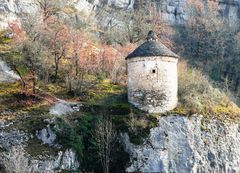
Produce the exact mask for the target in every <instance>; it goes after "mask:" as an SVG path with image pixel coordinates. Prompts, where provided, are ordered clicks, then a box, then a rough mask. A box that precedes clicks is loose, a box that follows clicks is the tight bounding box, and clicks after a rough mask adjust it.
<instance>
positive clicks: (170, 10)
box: [0, 0, 240, 28]
mask: <svg viewBox="0 0 240 173" xmlns="http://www.w3.org/2000/svg"><path fill="white" fill-rule="evenodd" d="M137 2H138V0H92V1H87V0H70V1H66V2H65V4H67V5H71V6H74V7H75V8H76V9H77V10H78V11H83V12H84V13H87V14H90V13H91V12H92V11H93V10H95V9H97V7H98V6H100V5H102V4H105V5H109V6H111V7H113V8H117V9H134V8H135V6H136V3H137ZM216 3H218V6H219V12H220V14H221V15H222V16H223V17H224V18H225V19H226V20H227V21H228V22H229V25H235V24H236V23H239V18H240V0H218V1H216ZM152 5H154V6H155V7H156V8H157V10H158V12H159V13H161V16H162V17H163V19H164V20H166V21H167V22H168V23H170V24H172V25H178V24H182V23H183V22H184V21H185V20H186V19H187V16H188V15H187V12H186V11H185V10H184V9H185V7H186V0H175V1H173V0H152ZM37 10H38V7H37V5H36V2H35V1H34V0H21V1H20V0H0V28H6V27H7V26H8V22H9V21H15V20H19V19H20V18H21V16H22V15H23V14H25V13H34V12H36V11H37Z"/></svg>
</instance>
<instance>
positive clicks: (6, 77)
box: [0, 20, 20, 83]
mask: <svg viewBox="0 0 240 173" xmlns="http://www.w3.org/2000/svg"><path fill="white" fill-rule="evenodd" d="M0 21H1V20H0ZM0 23H1V22H0ZM0 25H1V24H0ZM17 79H20V78H19V76H18V75H16V74H15V73H14V72H13V71H12V70H11V69H10V68H9V67H8V66H7V64H6V63H5V62H3V61H1V60H0V83H3V82H14V81H15V80H17Z"/></svg>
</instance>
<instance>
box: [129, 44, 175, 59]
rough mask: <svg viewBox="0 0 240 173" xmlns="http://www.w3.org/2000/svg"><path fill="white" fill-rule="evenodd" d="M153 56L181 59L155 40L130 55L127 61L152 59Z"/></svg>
mask: <svg viewBox="0 0 240 173" xmlns="http://www.w3.org/2000/svg"><path fill="white" fill-rule="evenodd" d="M152 56H168V57H174V58H179V56H178V55H176V54H175V53H173V52H172V51H171V50H169V49H168V48H167V47H166V46H164V45H163V44H162V43H161V42H158V41H157V40H155V39H148V40H147V41H145V42H144V43H143V44H142V45H140V46H139V47H138V48H137V49H135V50H134V51H133V52H132V53H130V54H129V55H128V56H127V57H126V59H130V58H135V57H152Z"/></svg>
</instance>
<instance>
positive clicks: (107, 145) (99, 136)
mask: <svg viewBox="0 0 240 173" xmlns="http://www.w3.org/2000/svg"><path fill="white" fill-rule="evenodd" d="M94 137H95V140H96V144H97V148H98V156H99V159H100V161H101V165H102V168H103V172H104V173H109V168H110V161H111V152H112V149H113V146H114V143H115V142H116V132H115V131H114V128H113V124H112V118H111V116H110V115H108V114H106V113H104V114H103V115H102V116H101V118H100V119H99V121H98V123H97V127H96V130H95V134H94Z"/></svg>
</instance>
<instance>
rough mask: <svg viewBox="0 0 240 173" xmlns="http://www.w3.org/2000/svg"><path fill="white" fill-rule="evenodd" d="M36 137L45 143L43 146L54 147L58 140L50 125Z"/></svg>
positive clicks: (38, 132)
mask: <svg viewBox="0 0 240 173" xmlns="http://www.w3.org/2000/svg"><path fill="white" fill-rule="evenodd" d="M36 136H37V138H38V139H39V140H41V141H42V142H43V144H49V145H52V144H53V142H54V141H55V140H56V138H57V136H56V134H55V133H53V131H52V129H51V128H50V125H47V128H44V129H42V130H39V131H37V132H36Z"/></svg>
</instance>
